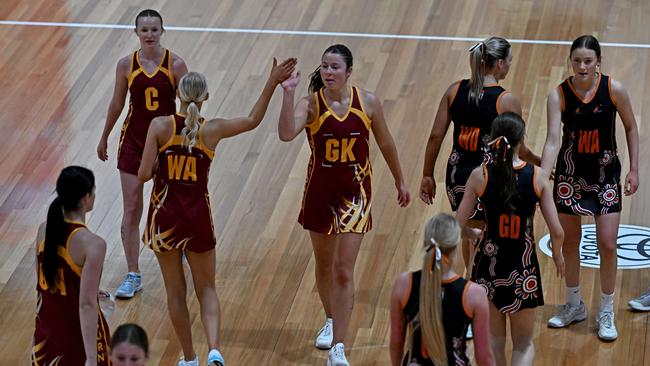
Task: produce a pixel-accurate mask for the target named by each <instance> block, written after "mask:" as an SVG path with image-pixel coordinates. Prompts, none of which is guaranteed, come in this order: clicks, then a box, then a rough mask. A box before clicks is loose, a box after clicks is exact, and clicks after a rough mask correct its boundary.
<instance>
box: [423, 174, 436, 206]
mask: <svg viewBox="0 0 650 366" xmlns="http://www.w3.org/2000/svg"><path fill="white" fill-rule="evenodd" d="M435 197H436V181H435V180H433V177H422V182H421V183H420V199H421V200H422V202H424V203H426V204H427V205H430V204H432V203H433V199H434V198H435Z"/></svg>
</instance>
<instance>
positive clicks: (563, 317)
mask: <svg viewBox="0 0 650 366" xmlns="http://www.w3.org/2000/svg"><path fill="white" fill-rule="evenodd" d="M585 319H587V311H586V310H585V303H584V302H582V300H580V305H569V304H564V305H561V306H560V311H559V312H558V313H557V314H555V315H553V317H552V318H551V319H549V320H548V326H549V327H551V328H564V327H566V326H567V325H569V324H571V323H575V322H581V321H583V320H585Z"/></svg>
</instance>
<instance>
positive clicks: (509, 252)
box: [457, 112, 564, 365]
mask: <svg viewBox="0 0 650 366" xmlns="http://www.w3.org/2000/svg"><path fill="white" fill-rule="evenodd" d="M525 129H526V127H525V125H524V121H523V119H522V118H521V117H520V116H519V115H518V114H516V113H512V112H506V113H503V114H500V115H499V116H498V117H497V118H496V119H495V120H494V122H493V123H492V132H491V137H492V139H493V140H492V142H491V143H490V144H491V146H492V147H493V151H492V154H493V155H492V159H491V161H490V162H489V163H487V164H482V165H481V166H480V167H478V168H476V169H474V170H473V171H472V173H471V174H470V177H469V179H468V180H467V185H466V189H465V194H464V196H463V200H462V201H461V204H460V206H459V207H458V212H457V217H458V221H459V223H460V225H461V227H465V226H466V224H467V221H468V219H469V217H471V215H472V213H473V211H474V202H475V201H476V198H477V197H478V198H479V199H480V200H481V202H482V204H483V209H484V215H485V222H486V228H485V232H484V234H483V238H482V239H481V241H480V243H479V245H478V251H477V253H476V256H475V257H474V266H473V269H472V279H473V281H476V282H477V283H478V284H479V285H481V286H483V287H484V289H485V290H486V292H487V294H488V299H489V300H490V303H491V304H490V330H491V341H492V351H493V352H494V355H495V358H496V363H497V364H498V365H505V364H506V356H505V342H506V333H507V332H506V318H510V334H511V339H512V364H513V365H532V364H533V360H534V356H535V349H534V346H533V334H534V324H535V311H534V310H535V308H536V307H538V306H541V305H544V296H543V293H542V280H541V276H540V275H541V272H540V268H539V263H538V261H537V253H536V250H535V238H534V236H533V221H534V217H533V216H534V214H535V209H536V206H537V203H538V202H539V206H540V207H541V210H542V214H543V215H544V219H545V220H546V223H547V225H548V228H549V231H550V234H551V243H552V249H553V260H554V261H555V265H556V268H557V274H558V275H563V272H564V259H563V257H562V242H563V237H564V233H563V232H562V226H561V225H560V222H559V219H558V215H557V211H556V210H555V205H554V203H553V194H552V191H551V188H550V185H549V182H548V177H547V176H546V175H544V174H540V173H539V171H540V168H539V167H537V166H534V165H533V164H530V163H526V162H524V161H523V160H522V159H521V158H520V157H519V149H520V148H521V146H522V142H523V140H524V133H525ZM465 233H466V235H467V234H469V235H468V236H470V237H474V236H475V234H476V230H475V229H474V230H471V229H469V228H465Z"/></svg>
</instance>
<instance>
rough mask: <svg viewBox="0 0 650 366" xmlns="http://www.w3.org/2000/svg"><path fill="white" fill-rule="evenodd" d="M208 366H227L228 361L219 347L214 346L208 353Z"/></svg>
mask: <svg viewBox="0 0 650 366" xmlns="http://www.w3.org/2000/svg"><path fill="white" fill-rule="evenodd" d="M208 366H226V362H225V361H224V360H223V356H222V355H221V352H219V350H218V349H216V348H213V349H211V350H210V352H209V353H208Z"/></svg>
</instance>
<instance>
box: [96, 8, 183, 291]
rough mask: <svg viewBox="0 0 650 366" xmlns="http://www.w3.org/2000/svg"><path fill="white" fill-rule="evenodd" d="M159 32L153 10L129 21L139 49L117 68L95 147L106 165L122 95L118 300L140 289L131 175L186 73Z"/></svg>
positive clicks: (138, 198) (138, 213)
mask: <svg viewBox="0 0 650 366" xmlns="http://www.w3.org/2000/svg"><path fill="white" fill-rule="evenodd" d="M163 31H164V28H163V20H162V17H161V16H160V14H159V13H158V12H157V11H155V10H151V9H147V10H143V11H141V12H140V13H139V14H138V16H137V17H136V18H135V34H136V35H137V36H138V39H139V40H140V49H139V50H137V51H135V52H133V53H132V54H131V55H129V56H126V57H124V58H122V59H120V61H118V63H117V70H116V75H115V89H114V90H113V98H112V99H111V103H110V104H109V105H108V114H107V115H106V123H105V125H104V131H103V132H102V136H101V139H100V140H99V145H98V146H97V155H98V156H99V159H101V160H103V161H106V159H108V153H107V144H108V136H109V135H110V133H111V131H112V130H113V126H115V122H116V121H117V118H118V117H119V116H120V113H121V112H122V109H123V108H124V101H125V99H126V95H127V92H128V93H129V111H128V114H127V117H126V120H125V121H124V124H123V125H122V132H121V134H120V142H119V146H118V154H117V168H118V169H119V171H120V182H121V184H122V203H123V216H122V226H121V234H122V246H123V247H124V254H125V256H126V263H127V269H128V273H127V275H126V277H125V278H124V280H123V281H122V283H121V284H120V286H119V287H118V288H117V291H116V293H115V295H116V296H117V297H121V298H132V297H133V296H134V295H135V293H136V292H138V291H140V290H142V278H141V276H140V269H139V267H138V256H139V247H140V234H139V225H140V218H141V217H142V182H140V180H138V177H137V174H138V167H139V166H140V161H141V159H142V150H143V148H144V142H145V140H146V138H147V129H148V128H149V123H151V120H152V119H153V118H155V117H158V116H168V115H170V114H173V113H174V112H175V111H176V102H175V98H176V83H177V81H178V80H179V79H180V78H181V77H182V76H183V75H184V74H185V73H186V72H187V67H186V66H185V62H184V61H183V60H182V59H181V58H180V57H178V55H176V54H174V53H172V52H171V51H169V50H168V49H165V48H163V47H162V46H161V45H160V37H161V35H162V33H163Z"/></svg>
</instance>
